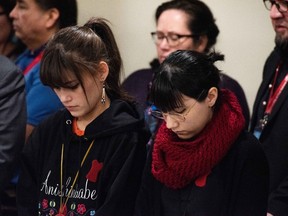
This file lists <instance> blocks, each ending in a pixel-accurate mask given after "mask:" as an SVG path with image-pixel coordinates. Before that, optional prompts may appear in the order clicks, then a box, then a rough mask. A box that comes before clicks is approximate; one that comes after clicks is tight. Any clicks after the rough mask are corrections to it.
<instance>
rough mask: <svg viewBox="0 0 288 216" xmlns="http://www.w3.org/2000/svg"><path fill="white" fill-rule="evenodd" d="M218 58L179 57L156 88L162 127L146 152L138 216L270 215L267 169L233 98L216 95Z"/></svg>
mask: <svg viewBox="0 0 288 216" xmlns="http://www.w3.org/2000/svg"><path fill="white" fill-rule="evenodd" d="M217 60H223V55H221V54H219V53H215V52H213V53H210V54H203V53H199V52H196V51H175V52H173V53H172V54H170V55H169V56H168V57H167V58H166V59H165V60H164V62H163V63H162V64H161V66H160V68H159V71H158V73H156V75H155V79H154V81H153V83H152V87H151V99H152V101H153V103H154V105H155V106H156V107H157V108H158V109H159V110H156V111H153V112H152V115H154V116H155V117H158V118H160V119H163V120H164V121H163V122H162V124H161V125H160V127H159V130H158V131H157V133H156V136H155V141H154V143H153V144H152V148H151V151H150V152H149V154H148V160H147V164H146V167H145V170H144V174H143V179H142V185H141V188H140V192H139V195H138V199H137V204H136V215H137V216H140V215H141V216H144V215H145V216H152V215H154V216H156V215H157V216H182V215H186V216H187V215H189V216H190V215H191V216H192V215H193V216H200V215H201V216H240V215H241V216H243V215H246V216H247V215H248V216H265V215H266V204H267V193H268V165H267V161H266V158H265V156H264V153H263V151H262V149H261V147H260V145H259V143H258V141H257V139H256V138H254V137H253V135H251V134H249V133H247V132H246V131H245V130H244V127H245V120H244V117H243V114H242V110H241V106H240V104H239V102H238V100H237V98H236V97H235V95H234V93H232V92H231V91H229V90H226V89H222V90H219V87H218V84H219V79H220V78H219V75H220V71H219V70H218V68H217V67H216V66H215V65H214V62H215V61H217Z"/></svg>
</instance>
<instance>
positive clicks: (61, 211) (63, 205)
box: [56, 140, 95, 216]
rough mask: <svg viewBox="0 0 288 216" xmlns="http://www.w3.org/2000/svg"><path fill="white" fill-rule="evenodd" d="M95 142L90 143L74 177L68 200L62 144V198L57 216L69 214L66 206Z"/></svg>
mask: <svg viewBox="0 0 288 216" xmlns="http://www.w3.org/2000/svg"><path fill="white" fill-rule="evenodd" d="M94 141H95V140H93V141H92V142H91V143H90V145H89V147H88V149H87V151H86V153H85V155H84V157H83V159H82V161H81V165H80V168H79V169H78V170H77V172H76V175H75V177H74V180H73V183H72V186H71V188H70V190H69V192H68V194H67V197H66V199H65V198H64V193H63V192H62V186H63V161H64V143H62V148H61V165H60V184H61V196H60V207H59V212H58V214H57V215H56V216H65V215H66V214H67V206H66V205H67V202H68V200H69V198H70V194H71V192H72V190H73V188H74V186H75V183H76V181H77V179H78V176H79V171H80V169H81V168H82V166H83V164H84V162H85V160H86V158H87V155H88V154H89V152H90V150H91V148H92V146H93V144H94Z"/></svg>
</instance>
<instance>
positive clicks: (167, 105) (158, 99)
mask: <svg viewBox="0 0 288 216" xmlns="http://www.w3.org/2000/svg"><path fill="white" fill-rule="evenodd" d="M168 74H169V73H168V72H167V71H161V73H159V74H157V76H156V78H155V80H154V81H153V84H152V87H151V101H152V103H154V105H155V106H156V107H157V108H158V109H160V110H161V111H162V112H170V111H173V110H175V109H177V108H179V107H181V106H182V105H183V95H182V93H181V92H180V91H179V90H178V89H177V88H175V86H174V85H173V82H172V80H171V77H169V75H168Z"/></svg>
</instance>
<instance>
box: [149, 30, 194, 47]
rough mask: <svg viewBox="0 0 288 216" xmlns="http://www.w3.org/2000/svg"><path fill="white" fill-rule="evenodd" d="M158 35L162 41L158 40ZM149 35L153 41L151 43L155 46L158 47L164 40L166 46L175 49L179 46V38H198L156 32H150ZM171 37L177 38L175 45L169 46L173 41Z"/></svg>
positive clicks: (192, 35)
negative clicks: (161, 36)
mask: <svg viewBox="0 0 288 216" xmlns="http://www.w3.org/2000/svg"><path fill="white" fill-rule="evenodd" d="M159 33H160V34H163V38H162V39H159V38H158V34H159ZM150 34H151V36H152V39H153V41H154V43H155V44H156V45H159V44H160V43H161V42H162V41H163V40H164V39H166V41H167V43H168V45H169V46H170V47H176V46H178V45H179V44H181V42H180V39H181V38H184V37H186V38H188V37H190V38H195V37H198V35H194V34H189V35H184V34H176V33H168V34H166V35H165V34H164V33H163V32H158V31H155V32H151V33H150ZM171 35H173V36H177V37H178V38H177V40H176V41H175V42H176V43H177V44H171V43H173V40H172V39H171ZM171 41H172V42H171ZM183 42H184V41H182V43H183Z"/></svg>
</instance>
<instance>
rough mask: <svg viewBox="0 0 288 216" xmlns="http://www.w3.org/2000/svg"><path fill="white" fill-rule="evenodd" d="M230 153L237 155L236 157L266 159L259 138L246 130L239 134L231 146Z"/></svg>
mask: <svg viewBox="0 0 288 216" xmlns="http://www.w3.org/2000/svg"><path fill="white" fill-rule="evenodd" d="M231 153H232V155H234V156H236V155H237V156H236V157H238V158H242V159H243V160H246V159H253V160H266V157H265V153H264V151H263V149H262V147H261V144H260V142H259V140H258V139H256V137H255V136H254V135H253V134H251V133H249V132H247V131H244V132H242V133H241V134H240V135H239V137H238V139H237V140H236V141H235V143H234V145H233V146H232V148H231Z"/></svg>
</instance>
